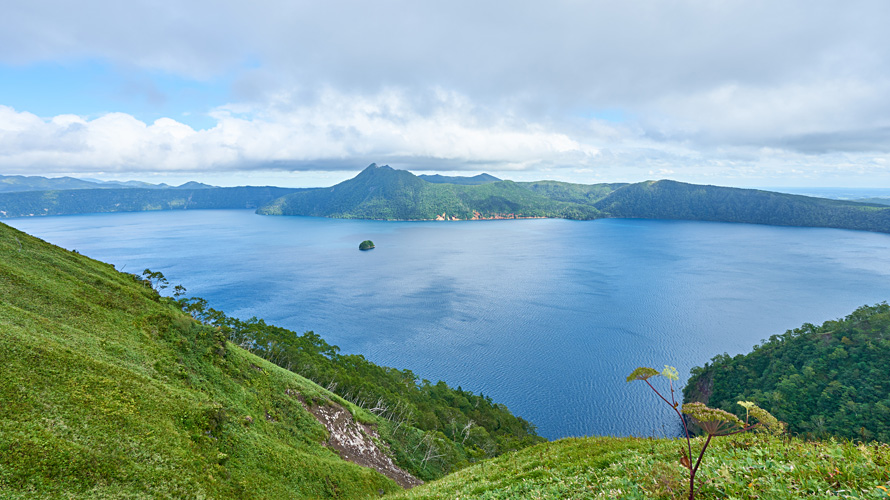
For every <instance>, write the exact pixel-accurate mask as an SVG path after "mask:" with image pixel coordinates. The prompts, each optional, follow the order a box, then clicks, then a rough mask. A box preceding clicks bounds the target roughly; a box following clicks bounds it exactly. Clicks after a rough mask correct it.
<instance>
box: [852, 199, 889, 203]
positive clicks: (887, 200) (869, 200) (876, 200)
mask: <svg viewBox="0 0 890 500" xmlns="http://www.w3.org/2000/svg"><path fill="white" fill-rule="evenodd" d="M853 201H855V202H858V203H868V204H871V205H890V198H861V199H858V200H853Z"/></svg>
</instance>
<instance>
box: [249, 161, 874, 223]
mask: <svg viewBox="0 0 890 500" xmlns="http://www.w3.org/2000/svg"><path fill="white" fill-rule="evenodd" d="M257 213H259V214H264V215H308V216H318V217H334V218H358V219H383V220H478V219H496V218H525V217H553V218H567V219H581V220H588V219H598V218H643V219H678V220H700V221H714V222H741V223H749V224H768V225H779V226H803V227H831V228H842V229H858V230H865V231H877V232H890V207H888V206H885V205H880V204H866V203H856V202H851V201H841V200H829V199H823V198H813V197H807V196H800V195H791V194H784V193H775V192H770V191H760V190H754V189H739V188H728V187H719V186H703V185H696V184H686V183H682V182H676V181H669V180H661V181H646V182H640V183H636V184H626V183H614V184H593V185H583V184H571V183H566V182H557V181H537V182H522V183H518V182H512V181H498V182H491V183H487V184H481V185H456V184H432V183H429V182H426V181H424V180H423V179H421V178H420V177H417V176H415V175H413V174H411V173H410V172H408V171H405V170H394V169H392V168H390V167H388V166H382V167H381V166H377V165H374V164H372V165H371V166H369V167H368V168H366V169H365V170H363V171H362V172H361V173H360V174H359V175H357V176H356V177H355V178H353V179H349V180H347V181H344V182H341V183H340V184H337V185H336V186H332V187H330V188H318V189H313V190H307V191H302V192H299V193H292V194H289V195H285V196H283V197H282V198H279V199H277V200H275V201H273V202H271V203H270V204H268V205H266V206H263V207H260V208H259V209H258V210H257Z"/></svg>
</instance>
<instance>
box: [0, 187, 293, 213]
mask: <svg viewBox="0 0 890 500" xmlns="http://www.w3.org/2000/svg"><path fill="white" fill-rule="evenodd" d="M196 184H197V183H196ZM199 186H201V187H197V188H194V189H189V188H187V187H186V188H167V189H160V188H151V189H148V188H118V189H108V188H95V189H63V190H53V191H27V192H10V193H0V218H9V217H29V216H39V215H69V214H83V213H100V212H142V211H149V210H186V209H192V210H195V209H209V208H256V207H258V206H261V205H263V204H265V203H268V202H269V201H271V200H274V199H275V198H278V197H280V196H284V195H285V194H288V193H293V192H296V191H299V189H293V188H278V187H250V186H247V187H232V188H210V187H203V185H199Z"/></svg>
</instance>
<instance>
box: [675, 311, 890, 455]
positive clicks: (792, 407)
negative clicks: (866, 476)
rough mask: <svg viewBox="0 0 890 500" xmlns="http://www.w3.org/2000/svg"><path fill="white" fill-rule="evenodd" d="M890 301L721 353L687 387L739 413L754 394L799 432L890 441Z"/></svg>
mask: <svg viewBox="0 0 890 500" xmlns="http://www.w3.org/2000/svg"><path fill="white" fill-rule="evenodd" d="M888 374H890V306H888V305H887V303H881V304H877V305H874V306H863V307H860V308H859V309H857V310H856V311H854V312H853V313H852V314H850V315H849V316H847V317H845V318H843V319H838V320H833V321H826V322H825V323H823V324H822V325H821V326H816V325H813V324H809V323H807V324H804V325H803V326H801V327H800V328H795V329H793V330H788V331H786V332H785V333H784V334H782V335H773V336H772V337H770V338H769V339H768V340H765V341H764V342H763V344H761V345H758V346H754V350H753V351H752V352H750V353H749V354H746V355H742V354H739V355H737V356H728V355H726V354H723V355H719V356H716V357H714V358H713V359H712V360H711V362H710V363H706V364H705V365H704V366H703V367H696V368H694V369H693V370H692V377H690V379H689V381H688V382H687V385H686V388H685V389H684V391H683V394H684V398H685V400H686V401H687V402H689V401H701V402H704V403H706V404H709V405H710V406H713V407H717V408H722V409H724V410H726V411H731V412H737V411H738V405H736V401H738V400H740V399H743V400H751V401H754V402H756V403H757V404H758V405H760V406H762V407H763V408H764V409H766V410H767V411H769V412H771V413H772V414H773V415H775V416H776V417H777V418H779V419H780V420H782V421H784V422H786V423H787V424H788V426H789V431H790V432H792V433H794V434H802V435H807V436H810V437H813V438H822V437H825V436H829V435H830V436H837V437H842V438H848V439H864V440H872V439H874V440H878V441H883V442H885V443H886V442H890V378H888Z"/></svg>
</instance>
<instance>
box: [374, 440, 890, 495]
mask: <svg viewBox="0 0 890 500" xmlns="http://www.w3.org/2000/svg"><path fill="white" fill-rule="evenodd" d="M697 443H698V444H700V443H701V442H700V441H697ZM680 447H681V443H680V442H679V441H676V440H667V439H646V438H607V437H598V438H584V439H578V438H571V439H563V440H560V441H555V442H552V443H545V444H541V445H538V446H534V447H531V448H526V449H524V450H521V451H518V452H515V453H511V454H509V455H504V456H502V457H498V458H495V459H492V460H488V461H486V462H483V463H481V464H478V465H474V466H473V467H469V468H466V469H463V470H461V471H458V472H456V473H454V474H451V475H449V476H447V477H445V478H443V479H440V480H438V481H435V482H432V483H427V484H425V485H423V486H420V487H418V488H414V489H412V490H410V491H407V492H399V493H396V494H393V495H390V496H388V497H387V498H405V499H437V498H455V499H456V498H480V499H512V498H537V499H562V498H639V499H648V498H686V497H688V489H687V488H688V475H687V472H686V470H685V469H684V468H682V466H680V465H679V450H680ZM694 449H695V448H694ZM696 480H697V481H696V483H697V484H696V498H699V499H708V498H768V499H793V498H829V497H835V496H841V497H844V498H884V499H886V498H888V497H890V495H888V494H887V493H886V490H887V489H890V446H887V445H885V444H874V443H872V444H868V445H861V444H855V443H850V442H816V443H813V442H805V441H801V440H798V439H788V438H786V439H785V440H784V441H783V440H782V439H780V438H774V437H767V436H762V435H757V436H755V435H752V434H748V435H737V436H733V437H730V438H720V439H715V440H714V441H712V443H711V445H710V446H709V448H708V454H707V455H706V457H705V460H704V462H703V465H702V468H701V469H700V470H699V473H698V476H697V477H696ZM882 488H884V489H882Z"/></svg>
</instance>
